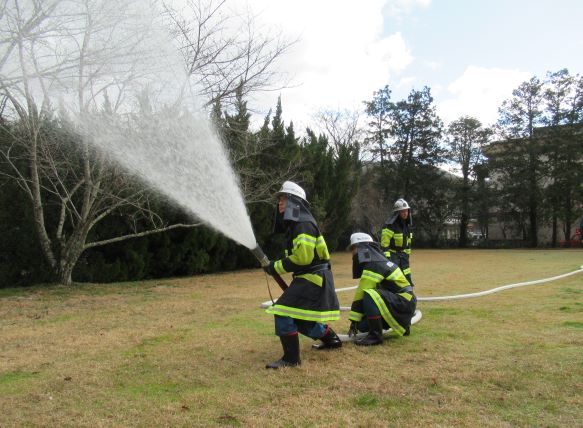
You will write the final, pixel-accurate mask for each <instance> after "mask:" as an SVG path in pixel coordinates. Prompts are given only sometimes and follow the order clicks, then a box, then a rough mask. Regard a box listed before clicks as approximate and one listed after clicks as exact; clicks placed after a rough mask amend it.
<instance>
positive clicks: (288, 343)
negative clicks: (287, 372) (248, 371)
mask: <svg viewBox="0 0 583 428" xmlns="http://www.w3.org/2000/svg"><path fill="white" fill-rule="evenodd" d="M279 340H281V346H282V347H283V357H281V358H280V359H279V360H277V361H273V362H271V363H269V364H267V365H266V366H265V368H266V369H279V368H281V367H296V366H299V365H300V364H301V361H300V337H299V335H297V334H293V335H291V336H280V338H279Z"/></svg>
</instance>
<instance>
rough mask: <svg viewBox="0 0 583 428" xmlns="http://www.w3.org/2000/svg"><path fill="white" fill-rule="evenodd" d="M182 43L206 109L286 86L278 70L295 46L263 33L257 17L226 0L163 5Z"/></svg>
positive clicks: (291, 42)
mask: <svg viewBox="0 0 583 428" xmlns="http://www.w3.org/2000/svg"><path fill="white" fill-rule="evenodd" d="M164 9H165V15H166V17H167V18H168V19H169V20H170V23H171V25H172V28H173V34H174V36H175V37H176V39H177V40H178V43H179V45H180V48H181V51H182V54H183V56H184V61H185V63H186V67H187V73H188V74H189V75H190V76H192V77H193V78H194V80H195V81H196V82H197V84H198V85H199V90H200V92H201V94H202V95H203V97H204V98H205V99H206V103H207V105H213V104H215V103H217V102H220V103H222V104H223V105H226V104H229V103H231V102H233V101H234V100H235V99H236V95H237V91H238V90H239V91H241V95H242V96H243V97H247V96H248V95H249V94H251V93H254V92H257V91H273V90H279V89H282V88H283V87H285V83H284V84H283V85H278V86H273V85H274V84H275V82H276V81H277V82H279V83H281V82H282V77H283V76H282V74H281V73H279V72H278V71H277V69H276V68H275V65H276V62H277V60H278V59H279V58H280V57H281V56H283V55H284V54H285V53H286V52H287V51H289V50H290V48H291V47H292V46H293V44H294V43H295V41H288V40H286V39H284V38H283V37H282V35H281V34H270V33H269V32H267V33H263V34H260V32H259V28H258V25H257V21H256V17H255V16H253V15H251V14H250V13H247V14H245V15H236V14H233V13H232V12H229V11H228V10H226V0H187V1H186V7H185V8H182V9H177V8H175V7H173V6H172V5H171V4H170V3H169V2H165V3H164Z"/></svg>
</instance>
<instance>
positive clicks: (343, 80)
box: [247, 0, 583, 131]
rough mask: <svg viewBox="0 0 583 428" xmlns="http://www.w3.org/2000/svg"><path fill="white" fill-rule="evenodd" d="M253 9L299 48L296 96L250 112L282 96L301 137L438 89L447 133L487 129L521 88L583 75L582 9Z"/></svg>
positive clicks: (322, 0)
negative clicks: (455, 128)
mask: <svg viewBox="0 0 583 428" xmlns="http://www.w3.org/2000/svg"><path fill="white" fill-rule="evenodd" d="M247 1H248V3H249V6H250V8H251V10H252V11H253V12H254V13H257V14H259V17H258V19H259V22H260V23H261V25H265V26H266V28H269V27H271V28H277V29H280V30H281V31H283V33H284V34H285V35H287V36H288V37H289V38H290V39H294V38H299V41H298V43H297V44H296V45H295V46H294V47H293V50H292V51H291V52H290V53H288V54H287V55H286V56H285V57H284V58H283V60H282V62H281V63H280V66H281V67H282V68H283V69H285V70H286V71H287V72H288V73H290V75H291V76H292V77H293V80H292V82H293V84H294V85H296V87H293V88H289V89H283V90H281V91H278V92H273V93H267V94H263V95H261V96H260V97H258V98H257V99H254V100H250V102H249V107H251V108H253V109H254V110H258V111H260V112H262V113H263V114H264V113H266V112H267V111H268V110H269V108H270V107H274V106H275V105H276V102H277V96H278V95H281V98H282V105H283V118H284V121H285V122H286V124H288V123H289V121H290V120H293V122H294V125H295V128H296V130H297V131H303V128H304V127H305V126H306V125H309V124H310V121H311V117H312V116H313V114H314V112H316V111H318V110H320V109H334V110H344V109H360V108H362V101H364V100H370V99H372V96H373V92H374V91H377V90H379V89H380V88H382V87H384V85H389V87H390V88H391V90H392V91H393V100H394V101H397V100H401V99H403V98H405V97H406V96H407V95H408V93H409V92H410V91H411V90H412V89H417V90H420V89H422V88H423V86H429V87H430V88H431V90H432V94H433V96H434V98H435V101H436V105H437V109H438V114H439V115H440V117H441V118H442V119H443V120H444V121H445V122H446V123H448V122H450V121H451V120H454V119H457V118H458V117H460V116H461V115H471V116H474V117H477V118H478V119H480V120H481V121H482V122H483V124H484V125H488V124H491V123H493V122H495V121H496V119H497V111H498V107H499V106H500V104H501V103H502V101H503V100H505V99H507V98H509V97H510V96H511V94H512V90H513V89H514V88H516V87H517V86H518V85H519V84H520V83H521V82H523V81H525V80H528V79H530V77H532V76H534V75H536V76H538V77H539V78H544V76H545V74H546V72H547V71H557V70H559V69H561V68H567V69H568V70H569V71H570V73H571V74H572V75H575V74H580V73H582V72H583V0H488V1H486V0H359V1H356V0H247ZM255 119H256V120H257V119H258V118H255ZM259 120H260V121H261V120H262V118H261V117H260V118H259Z"/></svg>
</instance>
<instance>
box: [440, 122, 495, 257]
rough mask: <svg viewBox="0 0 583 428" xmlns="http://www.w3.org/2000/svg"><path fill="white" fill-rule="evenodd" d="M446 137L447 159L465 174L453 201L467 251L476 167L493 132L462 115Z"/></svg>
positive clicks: (461, 243) (463, 243) (462, 241)
mask: <svg viewBox="0 0 583 428" xmlns="http://www.w3.org/2000/svg"><path fill="white" fill-rule="evenodd" d="M447 134H448V138H447V144H448V149H449V150H448V152H447V153H448V158H449V160H451V161H453V162H454V163H455V164H456V165H458V166H459V169H460V172H461V174H462V181H461V183H460V185H459V186H457V189H456V195H455V199H454V200H455V202H456V203H455V204H456V205H458V211H459V242H458V245H459V246H460V247H462V248H464V247H466V246H467V244H468V242H467V241H468V236H467V229H468V224H469V220H470V217H471V213H472V207H471V206H470V202H471V200H472V199H473V198H472V192H473V191H475V185H476V180H477V175H476V171H475V168H476V166H477V165H480V164H481V163H482V162H483V154H482V147H483V146H484V145H485V144H486V143H487V142H488V138H489V136H490V134H491V132H490V131H489V130H487V129H484V128H482V124H481V123H480V121H479V120H477V119H475V118H473V117H468V116H463V117H461V118H459V119H458V120H455V121H453V122H452V123H451V124H450V125H449V127H448V132H447Z"/></svg>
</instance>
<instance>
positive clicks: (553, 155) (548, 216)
mask: <svg viewBox="0 0 583 428" xmlns="http://www.w3.org/2000/svg"><path fill="white" fill-rule="evenodd" d="M533 137H534V138H533V139H532V140H529V139H526V138H517V139H510V140H502V141H495V142H492V143H491V144H489V145H488V147H486V148H485V150H484V151H485V155H486V156H487V157H488V159H489V161H490V162H491V163H492V161H494V163H495V161H497V160H500V159H502V158H504V157H507V158H512V159H514V161H515V162H520V160H521V159H523V160H524V162H525V163H526V162H528V156H529V153H532V152H529V150H531V151H534V153H535V154H536V156H537V159H538V161H539V162H540V164H541V165H542V167H543V169H544V170H543V172H541V171H538V173H539V174H540V175H539V177H538V180H537V186H538V187H537V188H538V189H540V190H541V191H542V192H543V195H544V196H542V197H541V199H540V202H541V204H540V205H539V207H538V212H537V218H538V221H537V223H538V243H539V246H547V245H552V244H553V229H554V230H555V236H554V241H555V242H554V244H555V245H568V243H569V241H570V240H572V239H573V237H574V235H575V230H576V228H577V227H578V224H579V219H580V218H581V216H582V215H583V124H575V125H560V126H552V127H551V126H549V127H540V128H535V129H534V131H533ZM511 150H512V152H511ZM557 165H559V167H557ZM553 168H554V173H555V176H553V175H552V171H553ZM517 170H520V168H517ZM562 170H564V174H565V175H564V183H565V185H564V187H562V182H557V180H556V177H557V176H560V174H561V171H562ZM520 177H521V176H520V174H519V173H517V180H520V179H521V178H520ZM506 179H507V183H508V177H506ZM573 179H575V180H576V181H575V182H573ZM489 184H490V186H491V187H492V188H494V189H501V188H502V176H501V173H500V170H499V169H493V170H491V173H490V182H489ZM519 184H520V183H519ZM553 185H556V186H555V189H553V188H552V186H553ZM517 187H520V186H517ZM518 197H521V195H518ZM551 198H554V199H551ZM504 205H505V204H504V203H501V201H496V202H495V203H493V206H492V212H491V213H490V223H489V231H488V239H490V240H497V239H506V240H526V235H527V234H528V232H529V229H528V224H529V216H528V212H525V211H524V210H522V211H520V210H517V206H519V204H516V205H515V206H512V204H506V205H510V206H504ZM565 235H567V236H565Z"/></svg>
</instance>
